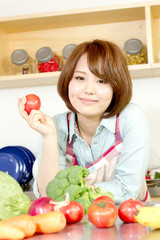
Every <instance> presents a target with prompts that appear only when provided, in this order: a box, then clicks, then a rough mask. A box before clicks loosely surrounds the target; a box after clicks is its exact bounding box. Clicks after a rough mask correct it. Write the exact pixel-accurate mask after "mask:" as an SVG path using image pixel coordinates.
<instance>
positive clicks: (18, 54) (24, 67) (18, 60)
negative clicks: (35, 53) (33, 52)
mask: <svg viewBox="0 0 160 240" xmlns="http://www.w3.org/2000/svg"><path fill="white" fill-rule="evenodd" d="M11 62H12V70H13V73H14V74H28V73H33V72H35V71H34V63H33V60H32V59H31V57H30V56H29V55H28V53H27V52H26V50H24V49H17V50H15V51H14V52H13V53H12V54H11Z"/></svg>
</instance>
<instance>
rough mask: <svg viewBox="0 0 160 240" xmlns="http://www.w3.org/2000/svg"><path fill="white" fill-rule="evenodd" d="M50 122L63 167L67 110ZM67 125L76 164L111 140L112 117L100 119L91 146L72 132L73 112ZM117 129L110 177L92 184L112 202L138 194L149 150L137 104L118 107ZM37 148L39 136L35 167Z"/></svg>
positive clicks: (96, 155)
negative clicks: (119, 139)
mask: <svg viewBox="0 0 160 240" xmlns="http://www.w3.org/2000/svg"><path fill="white" fill-rule="evenodd" d="M53 121H54V123H55V125H56V129H57V136H58V150H59V164H60V169H64V168H66V166H67V165H66V144H67V137H68V122H67V112H65V113H62V114H58V115H56V116H54V117H53ZM69 124H70V125H69V141H71V140H72V139H73V152H74V154H75V156H76V159H77V161H78V164H79V165H80V166H83V167H86V166H87V165H89V164H90V163H92V162H94V161H95V160H97V159H98V158H99V157H101V155H102V154H103V153H104V152H106V151H107V150H108V149H109V148H110V147H111V146H112V145H113V144H114V142H115V135H114V134H115V124H116V116H113V117H111V118H107V119H102V121H101V123H100V124H99V126H98V128H97V130H96V132H95V135H94V136H93V138H92V142H91V146H89V145H88V144H87V143H86V141H85V140H83V139H82V138H81V137H80V136H79V134H78V133H77V131H75V114H74V113H71V118H70V123H69ZM119 128H120V134H121V137H122V141H123V143H122V149H121V153H120V158H119V162H118V163H117V165H116V167H115V169H114V179H113V180H112V181H109V182H99V183H95V186H96V187H102V188H104V189H106V190H107V191H110V192H112V193H113V194H114V200H115V203H116V204H120V203H121V202H122V201H125V200H127V199H129V198H133V199H136V197H137V196H138V194H139V190H140V187H141V183H142V180H143V179H144V177H145V173H146V170H147V165H148V160H149V152H150V141H149V127H148V123H147V120H146V117H145V115H144V113H143V111H142V110H141V109H140V107H139V106H137V105H136V104H133V103H130V104H128V105H127V106H126V107H125V108H124V109H123V110H122V112H121V113H120V115H119ZM41 150H42V139H41V141H40V151H39V154H38V156H37V160H36V161H37V162H38V164H37V170H38V165H39V163H40V158H41ZM34 193H35V195H38V192H37V186H36V181H35V183H34Z"/></svg>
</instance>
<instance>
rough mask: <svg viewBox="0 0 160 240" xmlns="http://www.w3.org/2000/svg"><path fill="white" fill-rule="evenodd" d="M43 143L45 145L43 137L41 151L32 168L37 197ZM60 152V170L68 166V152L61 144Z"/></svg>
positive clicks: (37, 195)
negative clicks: (66, 152) (65, 151)
mask: <svg viewBox="0 0 160 240" xmlns="http://www.w3.org/2000/svg"><path fill="white" fill-rule="evenodd" d="M42 145H43V138H42V137H41V138H40V142H39V151H38V154H37V157H36V160H35V162H34V164H33V168H32V172H33V178H34V182H33V192H34V195H35V196H36V197H37V198H38V197H40V194H39V192H38V186H37V175H38V169H39V165H40V160H41V154H42ZM58 153H59V167H60V170H62V169H64V168H66V154H64V151H63V150H62V149H61V147H60V145H59V144H58Z"/></svg>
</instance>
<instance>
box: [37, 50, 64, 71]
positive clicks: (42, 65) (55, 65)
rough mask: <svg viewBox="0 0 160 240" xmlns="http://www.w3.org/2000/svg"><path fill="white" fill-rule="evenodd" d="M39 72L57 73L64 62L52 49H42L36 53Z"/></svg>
mask: <svg viewBox="0 0 160 240" xmlns="http://www.w3.org/2000/svg"><path fill="white" fill-rule="evenodd" d="M36 59H37V66H38V72H56V71H59V70H61V67H62V62H61V60H60V58H59V57H58V56H57V55H56V54H55V53H54V52H53V51H52V49H51V48H50V47H42V48H40V49H39V50H38V51H37V52H36Z"/></svg>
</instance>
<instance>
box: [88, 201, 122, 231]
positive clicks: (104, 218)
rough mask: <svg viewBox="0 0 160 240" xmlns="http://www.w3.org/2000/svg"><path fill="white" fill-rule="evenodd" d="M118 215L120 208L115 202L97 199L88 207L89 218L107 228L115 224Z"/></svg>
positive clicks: (100, 226)
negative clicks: (118, 208)
mask: <svg viewBox="0 0 160 240" xmlns="http://www.w3.org/2000/svg"><path fill="white" fill-rule="evenodd" d="M117 217H118V210H117V207H116V205H115V204H114V203H112V202H107V201H105V200H99V201H98V200H97V201H96V202H95V203H92V204H91V205H90V207H89V209H88V218H89V220H90V221H91V223H93V224H94V225H95V226H96V227H99V228H106V227H111V226H113V225H114V223H115V221H116V219H117Z"/></svg>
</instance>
